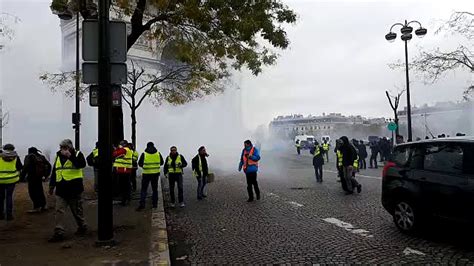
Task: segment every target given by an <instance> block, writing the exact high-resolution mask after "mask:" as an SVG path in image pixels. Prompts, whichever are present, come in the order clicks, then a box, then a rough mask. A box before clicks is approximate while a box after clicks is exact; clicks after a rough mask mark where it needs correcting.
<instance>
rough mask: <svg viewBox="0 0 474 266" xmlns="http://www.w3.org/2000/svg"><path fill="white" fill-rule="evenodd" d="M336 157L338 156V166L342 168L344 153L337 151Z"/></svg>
mask: <svg viewBox="0 0 474 266" xmlns="http://www.w3.org/2000/svg"><path fill="white" fill-rule="evenodd" d="M336 155H337V166H342V152H341V151H340V150H337V151H336Z"/></svg>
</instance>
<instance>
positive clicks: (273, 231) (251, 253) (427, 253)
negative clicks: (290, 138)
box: [165, 152, 474, 264]
mask: <svg viewBox="0 0 474 266" xmlns="http://www.w3.org/2000/svg"><path fill="white" fill-rule="evenodd" d="M262 157H263V160H262V162H261V172H260V174H259V178H258V179H259V183H260V187H261V190H262V194H263V198H262V200H260V201H258V202H253V203H247V202H246V199H247V195H246V184H245V177H244V175H243V174H242V173H236V172H228V173H227V174H226V173H225V172H220V174H219V176H218V179H217V180H216V182H214V183H212V184H210V186H209V192H208V194H209V197H208V198H207V199H206V200H204V201H197V199H196V192H195V190H196V183H197V182H196V180H195V179H194V178H193V177H191V175H190V173H189V172H188V173H187V175H186V177H185V180H186V181H185V201H186V203H187V206H186V208H184V209H179V208H178V209H171V208H167V221H168V231H169V237H170V246H171V256H172V260H173V262H174V263H177V264H181V263H183V264H189V263H193V264H194V263H204V264H228V263H236V264H237V263H240V264H262V263H292V264H294V263H330V264H334V263H351V264H356V263H363V264H367V263H370V264H373V263H384V264H385V263H442V264H445V263H457V264H464V263H467V264H473V263H474V249H473V248H472V247H474V244H473V243H472V242H473V241H474V240H472V239H474V238H472V236H473V235H474V234H473V233H472V230H470V231H469V230H468V229H466V228H462V227H459V226H453V225H450V224H442V225H441V224H440V225H437V226H435V228H433V229H430V230H428V232H427V233H425V234H423V235H422V236H417V237H415V236H407V235H404V234H402V233H400V232H399V231H398V230H397V228H396V227H395V226H394V224H393V222H392V220H391V216H390V215H388V214H387V212H386V211H385V210H384V209H383V208H382V206H381V203H380V193H381V178H380V172H381V168H379V169H378V170H375V169H374V170H372V169H368V170H367V171H364V172H363V173H361V175H359V177H358V179H359V181H360V182H361V183H362V185H363V190H362V193H361V194H354V195H348V196H346V195H344V193H343V191H342V189H341V186H340V183H338V182H337V181H336V180H337V177H336V174H335V167H334V162H330V163H329V164H326V165H325V171H324V182H323V183H322V184H318V183H316V182H315V178H314V170H313V168H312V164H311V162H312V157H311V156H310V155H309V154H303V155H301V156H297V155H293V154H281V155H280V156H275V155H270V154H268V153H265V152H262ZM236 168H237V166H236ZM166 189H167V186H165V190H166ZM467 231H469V232H468V233H466V232H467Z"/></svg>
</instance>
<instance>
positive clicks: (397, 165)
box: [382, 137, 474, 232]
mask: <svg viewBox="0 0 474 266" xmlns="http://www.w3.org/2000/svg"><path fill="white" fill-rule="evenodd" d="M382 175H383V179H382V204H383V206H384V208H385V209H386V210H387V211H388V212H389V213H390V214H391V215H392V216H393V221H394V222H395V224H396V226H397V227H398V228H399V229H400V230H402V231H404V232H411V231H414V230H416V229H417V228H419V226H420V224H422V223H423V221H426V220H427V218H430V217H439V218H447V219H450V220H457V221H464V222H474V137H462V138H443V139H435V140H425V141H418V142H411V143H407V144H401V145H398V146H396V147H395V149H394V152H393V155H392V158H391V160H389V162H388V163H387V164H386V165H385V167H384V169H383V174H382Z"/></svg>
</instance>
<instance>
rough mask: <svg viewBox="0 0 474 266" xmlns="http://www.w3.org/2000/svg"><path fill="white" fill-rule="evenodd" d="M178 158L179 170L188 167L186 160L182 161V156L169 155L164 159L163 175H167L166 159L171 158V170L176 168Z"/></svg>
mask: <svg viewBox="0 0 474 266" xmlns="http://www.w3.org/2000/svg"><path fill="white" fill-rule="evenodd" d="M178 156H181V163H182V165H181V168H185V167H186V166H188V162H186V160H185V159H184V156H183V155H181V154H176V156H171V155H169V156H168V157H166V160H165V162H164V163H165V167H164V169H163V171H164V174H165V175H167V174H168V172H169V171H168V158H171V167H172V168H176V158H178Z"/></svg>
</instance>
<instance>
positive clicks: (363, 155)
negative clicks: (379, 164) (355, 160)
mask: <svg viewBox="0 0 474 266" xmlns="http://www.w3.org/2000/svg"><path fill="white" fill-rule="evenodd" d="M358 148H359V156H360V158H361V159H365V158H367V155H368V154H367V147H365V144H359V146H358Z"/></svg>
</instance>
